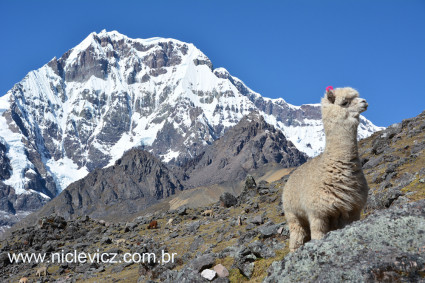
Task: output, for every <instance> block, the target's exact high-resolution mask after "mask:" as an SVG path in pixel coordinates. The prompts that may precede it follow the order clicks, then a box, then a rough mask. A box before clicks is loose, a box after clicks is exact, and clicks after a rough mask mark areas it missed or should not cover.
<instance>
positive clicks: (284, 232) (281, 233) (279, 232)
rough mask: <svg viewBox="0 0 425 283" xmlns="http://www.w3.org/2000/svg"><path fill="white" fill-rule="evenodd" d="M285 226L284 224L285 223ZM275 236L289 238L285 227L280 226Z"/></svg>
mask: <svg viewBox="0 0 425 283" xmlns="http://www.w3.org/2000/svg"><path fill="white" fill-rule="evenodd" d="M285 224H286V223H285ZM277 234H279V235H282V236H288V237H289V229H288V227H287V226H286V225H285V226H280V227H279V229H277Z"/></svg>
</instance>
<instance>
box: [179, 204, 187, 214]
mask: <svg viewBox="0 0 425 283" xmlns="http://www.w3.org/2000/svg"><path fill="white" fill-rule="evenodd" d="M177 214H178V215H180V216H183V215H186V214H187V213H186V206H182V207H180V208H179V209H178V210H177Z"/></svg>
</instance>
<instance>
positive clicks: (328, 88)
mask: <svg viewBox="0 0 425 283" xmlns="http://www.w3.org/2000/svg"><path fill="white" fill-rule="evenodd" d="M329 90H334V87H333V86H331V85H330V86H328V87H327V88H326V92H328V91H329Z"/></svg>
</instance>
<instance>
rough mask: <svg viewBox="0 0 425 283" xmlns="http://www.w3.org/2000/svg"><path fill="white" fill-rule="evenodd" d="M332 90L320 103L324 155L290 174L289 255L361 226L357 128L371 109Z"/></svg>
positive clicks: (363, 188)
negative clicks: (329, 235)
mask: <svg viewBox="0 0 425 283" xmlns="http://www.w3.org/2000/svg"><path fill="white" fill-rule="evenodd" d="M330 88H331V87H329V88H327V89H326V93H325V96H324V98H322V120H323V126H324V129H325V136H326V145H325V150H324V152H323V153H322V154H321V155H319V156H317V157H315V158H313V159H311V160H309V161H308V162H307V163H305V164H303V165H301V166H300V167H299V168H298V169H296V170H295V171H294V172H293V173H292V174H291V176H290V177H289V179H288V182H287V183H286V185H285V187H284V190H283V194H282V199H283V208H284V212H285V216H286V219H287V221H288V224H289V230H290V240H289V248H290V250H291V251H295V250H296V249H297V248H299V247H300V246H301V245H303V244H304V243H305V242H307V241H309V240H310V239H321V238H322V237H323V236H324V235H325V234H326V233H327V232H329V231H332V230H335V229H340V228H343V227H344V226H345V225H347V224H349V223H351V222H353V221H355V220H359V219H360V212H361V210H362V209H363V207H364V205H365V204H366V200H367V195H368V191H369V188H368V185H367V182H366V178H365V177H364V174H363V170H362V166H361V163H360V159H359V156H358V149H357V127H358V125H359V116H360V113H362V112H364V111H366V109H367V107H368V104H367V102H366V100H364V99H361V98H359V94H358V92H357V91H356V90H354V89H352V88H350V87H345V88H337V89H335V90H333V89H330Z"/></svg>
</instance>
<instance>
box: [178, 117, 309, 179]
mask: <svg viewBox="0 0 425 283" xmlns="http://www.w3.org/2000/svg"><path fill="white" fill-rule="evenodd" d="M306 160H307V155H305V154H304V153H302V152H300V151H299V150H298V149H297V148H296V147H295V146H294V144H293V143H292V142H290V141H288V140H287V139H286V138H285V136H284V135H283V134H282V132H281V131H279V130H277V129H276V128H275V127H273V126H272V125H270V124H268V123H267V122H266V121H265V120H264V118H263V117H262V116H260V115H259V114H258V113H255V112H253V113H251V114H249V115H247V116H245V117H244V118H242V120H241V121H240V122H239V123H238V124H237V125H236V126H235V127H233V128H232V129H230V130H229V131H228V132H226V133H225V134H224V135H223V137H221V138H220V139H218V140H217V141H216V142H214V143H213V144H212V146H209V147H207V148H206V150H205V151H204V152H203V153H201V154H200V155H199V157H197V158H195V159H193V160H191V161H190V162H188V163H187V164H186V165H184V166H183V167H184V168H185V171H186V174H187V175H188V176H189V179H188V180H187V181H186V184H187V186H188V187H197V186H205V185H211V184H219V183H222V182H225V181H229V180H232V181H240V180H244V179H245V177H246V176H247V174H248V173H249V172H252V171H253V170H258V169H259V168H262V167H265V166H266V165H272V164H277V165H280V166H281V167H283V168H288V167H295V166H299V165H301V164H302V163H304V162H305V161H306Z"/></svg>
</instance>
